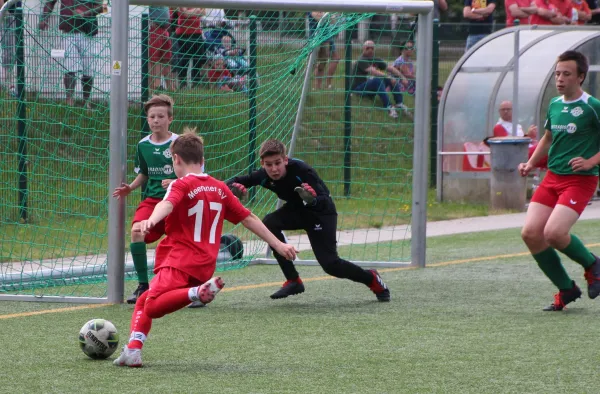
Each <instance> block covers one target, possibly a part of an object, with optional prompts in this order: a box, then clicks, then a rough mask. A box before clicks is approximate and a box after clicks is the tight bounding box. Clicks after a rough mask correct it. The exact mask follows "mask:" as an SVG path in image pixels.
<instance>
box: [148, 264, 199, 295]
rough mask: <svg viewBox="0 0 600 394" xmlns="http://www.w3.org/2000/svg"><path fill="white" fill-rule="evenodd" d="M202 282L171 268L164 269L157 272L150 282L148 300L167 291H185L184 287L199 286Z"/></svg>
mask: <svg viewBox="0 0 600 394" xmlns="http://www.w3.org/2000/svg"><path fill="white" fill-rule="evenodd" d="M202 283H204V282H202V281H199V280H198V279H196V278H194V277H193V276H190V275H188V274H186V273H185V272H183V271H180V270H178V269H177V268H173V267H164V268H161V269H159V270H158V272H157V273H156V275H155V276H154V278H152V280H151V281H150V288H149V289H148V298H157V297H158V296H160V295H161V294H163V293H166V292H167V291H171V290H175V289H185V288H186V287H194V286H200V285H201V284H202Z"/></svg>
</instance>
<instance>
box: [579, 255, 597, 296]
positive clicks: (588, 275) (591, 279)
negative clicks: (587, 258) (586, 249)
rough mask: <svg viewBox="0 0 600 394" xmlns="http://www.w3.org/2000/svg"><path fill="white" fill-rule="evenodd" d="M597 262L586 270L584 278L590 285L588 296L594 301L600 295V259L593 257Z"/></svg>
mask: <svg viewBox="0 0 600 394" xmlns="http://www.w3.org/2000/svg"><path fill="white" fill-rule="evenodd" d="M593 256H594V257H595V258H596V262H595V263H594V264H592V265H591V266H590V267H588V268H587V269H586V270H585V273H584V274H583V276H584V277H585V280H586V281H587V283H588V296H589V297H590V298H591V299H592V300H593V299H594V298H596V297H598V295H600V258H598V256H596V255H593Z"/></svg>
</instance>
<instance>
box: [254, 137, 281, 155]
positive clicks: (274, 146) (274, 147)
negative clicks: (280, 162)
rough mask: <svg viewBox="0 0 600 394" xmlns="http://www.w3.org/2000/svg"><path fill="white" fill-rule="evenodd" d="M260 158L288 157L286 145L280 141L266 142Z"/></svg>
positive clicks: (260, 152)
mask: <svg viewBox="0 0 600 394" xmlns="http://www.w3.org/2000/svg"><path fill="white" fill-rule="evenodd" d="M258 154H259V156H260V158H261V159H264V158H265V157H267V156H275V155H281V156H285V155H286V149H285V145H283V142H281V141H279V140H274V139H273V140H266V141H265V142H263V143H262V145H261V146H260V151H259V153H258Z"/></svg>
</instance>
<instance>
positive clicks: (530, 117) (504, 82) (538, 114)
mask: <svg viewBox="0 0 600 394" xmlns="http://www.w3.org/2000/svg"><path fill="white" fill-rule="evenodd" d="M599 37H600V30H598V28H597V27H596V26H589V27H588V26H578V27H570V26H537V25H524V26H515V27H510V28H505V29H502V30H499V31H497V32H494V33H492V34H490V35H489V36H487V37H486V38H484V39H483V40H481V41H480V42H478V43H477V44H476V45H475V46H473V47H472V48H471V49H470V50H469V51H467V52H466V53H465V54H464V55H463V56H462V58H461V59H460V60H459V61H458V63H456V65H455V66H454V68H453V70H452V71H451V73H450V75H449V76H448V79H447V80H446V83H445V86H444V91H443V94H442V98H441V100H440V104H439V110H438V129H437V141H438V145H437V146H438V149H437V152H436V154H437V171H436V177H437V178H436V184H437V199H438V201H468V202H482V203H487V202H489V198H490V174H491V172H490V168H489V165H488V164H487V163H489V162H490V160H489V153H488V154H486V147H485V146H483V145H482V144H481V142H482V140H483V139H484V138H485V137H488V136H491V135H492V129H493V127H494V125H495V124H496V122H497V121H498V118H499V116H498V107H499V105H500V103H501V102H502V101H504V100H510V101H512V102H513V124H515V123H519V124H520V125H521V126H522V127H523V130H527V128H528V127H529V126H530V125H532V124H535V125H537V126H538V130H539V132H538V135H539V136H540V137H541V136H542V135H543V122H544V117H545V113H546V107H547V105H548V103H549V100H550V99H551V98H552V97H555V96H556V95H557V93H556V89H555V87H554V78H553V76H554V65H555V61H556V58H557V57H558V55H560V54H561V53H562V52H564V51H567V50H578V51H581V52H583V53H585V54H586V56H587V57H588V59H589V63H590V69H589V73H588V76H587V78H586V80H585V82H584V85H583V88H584V90H585V91H587V92H588V93H590V94H591V95H593V96H597V94H598V93H599V89H598V84H599V83H600V79H599V78H598V72H599V71H600V59H599V58H600V40H599ZM432 153H433V152H432Z"/></svg>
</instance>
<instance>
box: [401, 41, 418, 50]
mask: <svg viewBox="0 0 600 394" xmlns="http://www.w3.org/2000/svg"><path fill="white" fill-rule="evenodd" d="M409 43H411V44H412V47H413V49H415V42H414V41H413V40H406V41H404V42H403V43H402V49H406V46H407V45H408V44H409Z"/></svg>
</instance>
